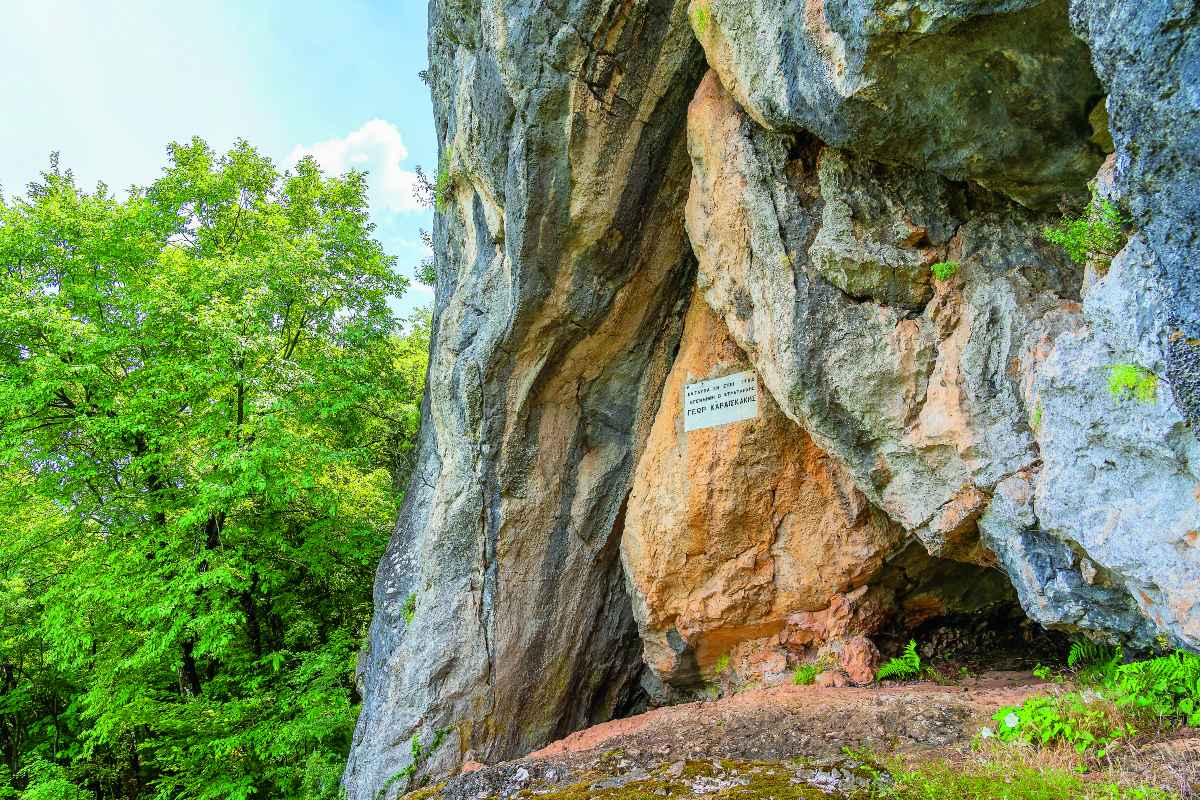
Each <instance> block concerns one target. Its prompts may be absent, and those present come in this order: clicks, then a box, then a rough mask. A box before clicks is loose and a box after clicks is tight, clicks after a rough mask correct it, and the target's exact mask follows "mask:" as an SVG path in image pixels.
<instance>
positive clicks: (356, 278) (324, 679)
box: [0, 140, 429, 799]
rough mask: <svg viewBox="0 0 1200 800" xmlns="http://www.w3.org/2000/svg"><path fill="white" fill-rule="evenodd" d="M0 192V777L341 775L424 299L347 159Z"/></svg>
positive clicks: (197, 794) (295, 784) (121, 788)
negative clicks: (373, 219)
mask: <svg viewBox="0 0 1200 800" xmlns="http://www.w3.org/2000/svg"><path fill="white" fill-rule="evenodd" d="M169 156H170V158H169V164H168V166H167V167H166V169H164V171H163V174H162V177H161V178H159V179H158V180H157V181H155V182H154V183H153V184H152V185H150V186H148V187H145V188H141V189H133V190H131V191H130V192H129V193H128V196H127V197H125V198H124V199H122V198H118V197H116V196H114V195H113V194H111V193H110V192H109V191H108V190H107V188H106V187H104V186H103V185H101V186H98V187H97V188H96V190H95V191H93V192H87V191H84V190H82V189H80V187H78V186H77V185H76V183H75V180H74V178H73V177H72V175H71V173H70V172H69V171H63V170H61V169H60V168H59V166H58V164H57V160H56V159H52V162H51V167H50V169H49V170H48V171H47V172H45V173H43V175H42V178H41V180H40V181H39V182H37V183H35V184H32V185H31V186H30V187H29V190H28V192H27V194H26V196H25V197H22V198H18V199H12V200H8V201H4V200H0V422H2V425H3V428H2V429H0V465H4V466H2V467H0V517H2V518H3V519H4V520H5V521H6V523H7V524H6V531H5V534H4V536H3V537H0V798H3V797H15V796H23V797H29V798H35V797H36V798H75V797H80V798H83V797H97V798H99V797H103V798H110V797H121V798H133V797H155V798H223V799H224V798H246V797H271V798H277V797H311V798H317V797H334V796H336V793H337V777H338V774H339V772H340V769H341V764H342V761H343V759H344V756H345V753H346V751H347V749H348V746H349V739H350V735H351V732H352V730H353V725H354V720H355V716H356V711H357V709H356V704H357V702H358V697H357V695H356V692H355V689H354V679H353V669H354V661H355V658H356V653H357V651H358V648H359V645H360V642H361V640H362V637H363V633H364V630H365V626H366V623H367V621H368V618H369V614H370V587H371V582H372V575H373V571H374V566H375V563H376V561H377V560H378V557H379V555H380V553H381V552H382V549H383V545H384V543H385V542H386V539H387V535H388V532H389V528H390V525H391V522H392V518H393V515H394V512H395V508H396V503H397V501H398V497H399V495H398V491H397V489H398V488H399V487H401V486H402V485H403V483H404V481H405V479H406V473H407V470H408V469H409V465H410V460H411V448H412V443H413V441H414V439H415V433H416V426H417V422H418V419H419V413H418V405H419V398H420V394H421V388H422V384H423V379H424V371H425V359H426V352H427V348H428V338H429V320H428V317H427V316H424V317H418V318H415V319H414V320H411V321H410V324H409V326H407V327H405V326H404V325H402V324H401V323H400V322H398V321H397V320H396V319H395V318H394V315H393V314H392V312H391V311H390V309H389V307H388V299H389V298H390V297H395V296H398V295H400V294H401V293H402V292H403V291H404V289H405V282H404V280H403V279H402V278H400V277H398V276H397V275H396V274H395V272H394V268H393V267H394V265H393V261H392V259H391V258H390V257H389V256H387V255H386V254H385V253H384V252H383V250H382V248H381V246H380V245H379V243H378V242H377V241H375V240H374V239H373V238H372V226H371V225H370V223H369V221H368V217H367V208H366V199H365V198H366V178H365V176H364V175H363V174H361V173H355V172H351V173H348V174H346V175H344V176H335V177H327V176H324V175H322V173H321V172H320V170H319V169H318V167H317V165H316V164H315V163H314V162H313V161H311V160H304V161H301V162H300V163H299V164H298V165H297V167H296V168H295V169H294V171H292V172H288V173H280V172H279V171H278V170H277V169H276V168H275V167H274V165H273V164H272V163H271V161H270V160H269V159H267V158H265V157H264V156H262V155H260V154H259V153H257V152H256V151H255V150H254V149H253V148H252V147H250V146H249V145H248V144H246V143H244V142H239V143H238V144H237V145H236V146H235V147H234V148H233V149H232V150H231V151H230V152H228V153H227V154H225V155H223V156H218V155H217V154H215V153H214V152H213V151H212V150H210V149H209V148H208V147H207V146H206V145H205V144H204V143H203V142H202V141H200V140H193V141H191V142H190V143H186V144H174V145H172V146H171V147H170V148H169Z"/></svg>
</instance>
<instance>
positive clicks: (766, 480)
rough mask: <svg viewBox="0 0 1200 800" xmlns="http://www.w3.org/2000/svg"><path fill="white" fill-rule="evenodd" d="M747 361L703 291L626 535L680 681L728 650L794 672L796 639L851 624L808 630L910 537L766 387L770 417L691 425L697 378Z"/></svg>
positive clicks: (649, 645)
mask: <svg viewBox="0 0 1200 800" xmlns="http://www.w3.org/2000/svg"><path fill="white" fill-rule="evenodd" d="M748 369H750V365H749V363H748V362H747V360H746V358H745V356H744V355H743V354H742V351H741V350H740V349H739V348H738V346H737V344H736V343H734V341H733V340H732V338H731V337H730V336H729V332H728V330H727V329H726V327H725V324H724V323H723V322H722V321H721V320H720V319H719V318H718V317H717V316H716V315H715V314H714V313H713V312H712V310H711V309H709V307H708V306H707V304H706V303H705V302H704V301H703V299H702V298H701V297H700V296H699V295H697V296H696V297H694V298H693V300H692V303H691V306H690V308H689V309H688V313H687V317H686V320H685V322H684V335H683V342H682V344H681V346H680V350H679V355H678V356H677V358H676V360H675V364H674V367H673V368H672V370H671V373H670V375H669V376H668V378H667V383H666V386H665V388H664V391H663V402H662V405H661V408H660V411H659V415H658V417H657V418H656V419H655V421H654V425H653V428H652V430H651V433H650V438H649V440H648V441H647V443H646V449H645V451H644V454H643V456H642V459H641V461H640V462H639V464H638V468H637V471H636V473H635V476H634V485H633V489H632V491H631V493H630V497H629V506H628V510H627V512H626V518H625V534H624V537H623V539H622V558H623V560H624V563H625V568H626V574H627V575H628V579H629V582H630V584H631V594H632V595H633V597H634V613H635V616H636V617H637V619H638V623H639V626H640V629H641V634H642V640H643V643H644V646H645V654H646V660H647V663H648V664H649V665H650V666H651V668H652V669H653V670H654V671H655V672H656V673H657V674H658V675H659V676H660V677H662V678H664V679H665V680H666V681H667V682H669V683H677V684H687V683H689V682H693V681H695V680H696V678H697V677H698V674H700V675H703V674H708V673H709V672H711V668H712V667H713V665H714V664H716V662H718V661H719V660H721V659H722V658H723V657H726V656H732V664H731V666H732V667H733V669H735V671H737V673H738V677H739V678H740V679H746V678H749V677H759V676H764V677H768V678H769V677H771V676H777V675H778V674H780V673H782V672H783V671H785V670H786V669H787V668H788V658H787V655H786V653H787V648H788V646H789V645H790V646H792V647H793V651H794V650H795V649H798V648H802V647H804V646H807V645H810V644H815V643H820V641H821V640H822V639H823V638H824V637H825V636H827V635H829V634H830V633H841V632H843V631H841V630H833V631H829V630H827V629H826V627H825V626H820V625H815V624H814V625H809V626H808V629H810V631H811V634H812V635H811V636H804V635H802V634H800V632H801V631H803V630H804V629H805V625H804V623H805V621H806V620H807V621H811V620H817V619H818V618H820V619H824V617H823V616H821V615H822V614H824V615H825V616H829V613H828V609H830V607H831V605H832V606H837V605H839V600H841V601H842V602H841V604H842V605H846V606H847V609H848V608H849V604H848V603H846V602H845V601H844V595H845V593H847V592H852V591H853V590H855V589H858V588H859V587H864V586H865V585H866V584H867V582H868V581H870V580H871V579H872V578H873V577H874V576H875V575H877V574H878V573H879V571H880V569H881V568H882V566H883V563H884V559H885V558H886V556H887V555H888V554H889V553H891V552H892V551H893V550H894V549H895V548H896V546H897V545H898V544H899V542H900V541H901V539H902V538H903V533H902V531H901V530H900V528H899V527H898V526H896V525H894V524H892V523H889V522H887V521H886V520H885V519H884V517H883V515H882V514H880V513H879V512H877V511H876V510H875V509H873V508H871V507H870V505H869V504H868V503H867V502H866V499H865V498H864V497H863V496H862V494H861V493H860V492H859V491H858V490H857V489H855V488H854V486H853V483H852V482H851V481H850V479H849V478H848V477H847V476H846V475H845V474H844V472H843V471H842V469H841V468H840V467H839V466H838V465H837V464H836V463H835V462H834V461H833V460H831V459H830V458H829V457H828V456H826V454H825V453H823V452H822V451H821V450H820V448H818V447H817V446H816V445H815V444H813V442H812V440H811V439H810V438H809V436H808V435H807V434H806V433H805V432H804V431H803V430H802V429H801V428H800V427H798V426H797V425H796V424H795V423H793V422H792V421H791V420H789V419H788V418H787V417H785V416H784V415H783V413H782V412H780V411H779V409H778V407H777V406H776V405H775V402H774V401H773V400H772V399H771V396H770V394H769V393H767V392H760V393H759V416H758V418H757V419H752V420H748V421H745V422H740V423H734V424H729V425H723V426H720V427H714V428H706V429H702V430H695V431H691V432H687V433H685V432H684V426H683V401H682V394H683V388H684V386H685V385H686V384H689V383H692V382H694V381H698V380H704V379H709V378H715V377H721V376H723V375H727V374H730V373H733V372H741V371H745V370H748ZM855 594H856V595H861V592H858V593H855ZM789 618H791V622H789ZM810 618H811V620H810ZM793 623H794V624H793ZM843 627H845V626H843ZM797 634H800V635H797Z"/></svg>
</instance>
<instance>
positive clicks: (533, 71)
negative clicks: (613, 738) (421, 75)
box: [344, 0, 701, 800]
mask: <svg viewBox="0 0 1200 800" xmlns="http://www.w3.org/2000/svg"><path fill="white" fill-rule="evenodd" d="M430 57H431V58H430V61H431V80H432V86H433V94H434V101H435V102H434V105H435V109H436V117H437V125H438V133H439V138H440V141H441V143H442V148H441V149H442V165H441V169H442V172H443V173H444V174H445V176H446V177H445V178H443V179H442V180H441V181H440V183H441V184H443V186H445V187H447V188H446V189H445V191H443V192H442V193H441V194H442V197H441V198H440V201H439V212H440V213H438V214H437V218H436V222H435V229H434V235H435V251H436V253H437V263H438V273H439V274H438V284H437V302H436V314H435V319H434V343H433V348H432V352H431V358H430V367H429V380H428V389H427V393H426V398H425V403H424V412H423V418H424V426H423V430H424V433H423V437H422V441H421V448H420V456H419V465H418V468H417V470H416V473H415V476H414V478H413V482H412V485H411V487H410V491H409V494H408V496H407V498H406V502H405V506H404V509H403V511H402V513H401V515H400V519H399V522H398V525H397V531H396V534H395V536H394V537H393V539H392V542H391V544H390V546H389V548H388V550H387V553H386V555H385V556H384V558H383V561H382V562H381V564H380V568H379V573H378V578H377V582H376V587H375V606H376V612H375V617H374V620H373V622H372V626H371V631H370V641H369V647H368V650H367V652H366V654H365V656H364V659H363V663H362V666H361V670H360V675H361V682H362V693H363V697H364V701H363V710H362V714H361V716H360V719H359V723H358V727H357V729H356V732H355V737H354V743H353V749H352V752H351V755H350V762H349V765H348V767H347V770H346V774H345V778H344V782H345V785H346V788H347V790H348V793H349V796H350V798H351V799H352V800H360V798H361V799H364V800H365V799H366V798H370V799H371V800H375V799H376V798H377V796H378V795H377V793H379V792H380V791H381V790H385V789H386V791H384V794H388V795H389V796H390V795H394V794H395V793H396V792H397V791H400V790H403V788H404V786H405V784H406V781H405V780H404V778H405V773H404V772H403V771H404V770H405V769H406V768H409V767H412V766H415V768H417V769H418V770H420V771H421V772H426V771H428V772H439V773H440V772H445V771H447V770H449V769H453V768H454V767H455V766H457V765H458V764H459V763H461V761H462V760H463V759H465V758H477V759H480V760H485V761H494V760H499V759H503V758H506V757H511V756H516V755H519V754H522V753H525V752H528V751H529V750H531V749H533V748H534V747H537V746H539V745H541V744H544V743H546V742H547V741H549V740H551V739H553V738H555V737H558V736H562V735H564V734H566V733H567V732H569V731H572V730H575V729H578V728H580V727H582V726H585V725H587V724H589V723H592V722H596V721H599V720H603V719H607V718H609V717H610V716H611V715H612V714H614V713H616V712H618V711H619V710H620V709H621V708H622V707H623V704H625V703H628V702H629V701H630V700H631V697H632V694H633V692H634V690H635V689H636V679H637V676H638V674H639V673H640V670H641V658H640V656H641V653H640V644H639V642H638V638H637V631H636V628H635V627H634V624H633V620H632V617H631V614H630V604H629V600H628V597H627V596H626V595H625V585H624V580H623V578H622V576H621V572H620V565H619V559H618V552H617V548H618V543H619V539H620V535H621V527H622V505H623V503H624V500H625V497H626V495H627V493H628V489H629V484H630V479H631V476H632V473H633V467H634V464H635V463H636V461H637V458H638V455H639V453H640V450H641V446H642V443H643V442H644V441H645V438H646V434H647V432H648V429H649V425H650V422H651V420H652V418H653V416H654V413H655V411H656V409H657V407H658V401H659V392H660V387H661V385H662V381H663V379H664V377H665V375H666V372H667V370H668V368H669V367H670V357H671V354H672V352H673V350H674V348H675V346H676V342H677V340H678V337H679V330H680V320H681V317H682V303H683V301H684V300H685V299H686V296H687V292H688V287H689V284H690V281H691V276H692V272H693V269H694V261H693V259H692V256H691V254H690V250H689V248H688V246H687V243H686V239H685V235H684V231H683V226H682V221H681V219H680V215H679V209H680V208H681V207H682V205H683V201H684V197H685V193H686V189H687V179H688V166H687V156H686V151H685V143H684V124H685V109H686V106H687V100H688V99H689V98H690V97H691V94H692V93H693V91H694V88H695V85H696V81H697V80H698V78H699V67H700V63H701V62H700V50H699V47H698V46H697V45H696V43H695V42H694V40H693V39H692V36H691V34H690V32H689V29H688V26H687V22H686V17H685V9H684V7H683V6H682V4H678V3H676V4H672V3H671V2H666V1H664V2H657V1H654V2H646V3H640V4H636V5H634V4H630V3H624V2H604V1H602V0H580V1H579V2H567V3H564V4H563V5H562V6H561V7H555V6H553V5H538V6H529V7H525V6H519V5H501V4H499V3H491V2H487V3H482V4H480V3H474V2H470V1H469V0H468V1H467V2H457V1H456V0H434V2H433V3H431V5H430ZM410 598H411V599H410ZM410 609H412V613H411V615H410V614H409V613H408V611H409V610H410ZM409 616H411V619H408V618H407V617H409ZM438 731H446V732H447V733H448V735H447V736H445V737H439V736H438ZM413 741H415V742H416V743H417V744H418V745H419V746H420V747H422V748H426V747H429V746H430V745H431V744H433V743H434V742H438V743H439V744H440V746H439V747H436V748H433V749H432V752H430V753H429V754H428V755H425V754H424V752H423V751H422V758H421V759H420V760H419V762H418V763H416V764H414V757H413V747H412V744H411V743H412V742H413ZM389 793H390V794H389Z"/></svg>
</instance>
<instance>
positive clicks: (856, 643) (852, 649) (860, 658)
mask: <svg viewBox="0 0 1200 800" xmlns="http://www.w3.org/2000/svg"><path fill="white" fill-rule="evenodd" d="M838 663H840V664H841V666H842V670H843V671H844V672H845V673H846V677H847V678H849V679H850V682H851V683H858V684H866V683H872V682H873V681H874V680H875V671H876V670H877V669H879V650H878V649H877V648H876V647H875V645H874V643H872V642H871V640H870V639H868V638H867V637H865V636H855V637H854V638H853V639H851V640H850V641H848V642H846V643H845V644H844V645H842V653H841V656H840V658H839V659H838Z"/></svg>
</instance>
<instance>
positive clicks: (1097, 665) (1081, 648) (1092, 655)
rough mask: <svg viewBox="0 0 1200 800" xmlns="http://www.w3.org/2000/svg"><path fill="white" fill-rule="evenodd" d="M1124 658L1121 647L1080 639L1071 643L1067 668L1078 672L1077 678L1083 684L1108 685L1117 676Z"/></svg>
mask: <svg viewBox="0 0 1200 800" xmlns="http://www.w3.org/2000/svg"><path fill="white" fill-rule="evenodd" d="M1124 658H1125V651H1124V650H1122V649H1121V648H1120V647H1116V646H1113V645H1109V644H1101V643H1100V642H1093V641H1090V640H1088V639H1078V640H1076V641H1074V642H1072V643H1071V649H1070V651H1069V652H1068V653H1067V666H1068V667H1070V668H1071V669H1073V670H1075V671H1076V675H1075V677H1076V678H1077V679H1078V680H1079V681H1080V682H1082V683H1106V682H1108V681H1110V680H1112V678H1113V677H1115V676H1116V674H1117V667H1118V666H1119V665H1120V663H1121V661H1122V659H1124Z"/></svg>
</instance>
